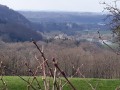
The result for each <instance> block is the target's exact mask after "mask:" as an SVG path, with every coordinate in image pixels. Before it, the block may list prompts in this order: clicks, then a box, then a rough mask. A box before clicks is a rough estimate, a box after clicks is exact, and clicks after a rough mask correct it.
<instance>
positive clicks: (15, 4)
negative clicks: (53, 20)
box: [0, 0, 114, 12]
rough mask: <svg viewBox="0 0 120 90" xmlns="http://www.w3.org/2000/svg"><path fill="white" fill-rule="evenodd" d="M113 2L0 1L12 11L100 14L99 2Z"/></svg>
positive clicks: (93, 0)
mask: <svg viewBox="0 0 120 90" xmlns="http://www.w3.org/2000/svg"><path fill="white" fill-rule="evenodd" d="M103 1H106V2H112V1H114V0H0V4H3V5H7V6H8V7H10V8H12V9H14V10H31V11H32V10H35V11H41V10H43V11H85V12H102V10H103V6H102V5H100V4H99V2H103Z"/></svg>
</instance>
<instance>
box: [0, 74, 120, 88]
mask: <svg viewBox="0 0 120 90" xmlns="http://www.w3.org/2000/svg"><path fill="white" fill-rule="evenodd" d="M23 78H25V79H26V80H28V77H23ZM3 79H4V81H5V82H6V84H7V87H8V90H27V83H26V82H24V81H23V80H21V79H20V78H19V77H17V76H5V77H4V78H3ZM38 80H39V81H40V84H41V86H42V87H43V84H42V79H41V77H38ZM70 81H71V82H72V83H73V85H74V86H75V87H76V89H77V90H92V89H91V87H90V85H88V84H87V83H86V81H87V82H89V83H91V84H92V85H93V87H96V84H97V90H115V88H116V87H118V86H120V80H119V79H92V78H91V79H89V78H88V79H82V78H71V79H70ZM51 83H52V81H51ZM34 86H36V83H35V82H34ZM2 88H3V85H2V83H1V81H0V90H2ZM43 90H44V89H43ZM64 90H72V89H71V88H70V86H69V85H68V84H66V86H65V87H64Z"/></svg>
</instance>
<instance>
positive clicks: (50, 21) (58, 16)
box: [19, 11, 108, 33]
mask: <svg viewBox="0 0 120 90" xmlns="http://www.w3.org/2000/svg"><path fill="white" fill-rule="evenodd" d="M19 13H21V14H22V15H24V16H25V17H26V18H27V19H29V20H30V21H31V22H34V23H37V24H39V25H40V26H41V27H42V30H43V31H48V32H51V31H61V32H64V33H73V32H76V31H83V30H97V29H100V30H108V27H107V26H106V25H105V23H106V22H105V21H104V19H105V17H106V15H104V14H103V15H102V14H101V13H92V12H33V11H19Z"/></svg>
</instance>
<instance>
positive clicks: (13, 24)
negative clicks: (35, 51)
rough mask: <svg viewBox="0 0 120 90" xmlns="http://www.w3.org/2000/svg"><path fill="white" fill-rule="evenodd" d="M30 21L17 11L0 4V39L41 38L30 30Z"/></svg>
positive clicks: (13, 40) (25, 39) (23, 39)
mask: <svg viewBox="0 0 120 90" xmlns="http://www.w3.org/2000/svg"><path fill="white" fill-rule="evenodd" d="M31 25H32V24H31V22H30V21H29V20H27V19H26V18H25V17H24V16H22V15H21V14H19V13H18V12H16V11H14V10H12V9H10V8H8V7H7V6H4V5H0V39H1V40H3V41H6V42H11V41H12V42H16V41H28V40H30V38H34V39H35V40H41V39H42V36H41V35H40V34H38V33H37V32H35V31H34V30H32V26H31Z"/></svg>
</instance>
